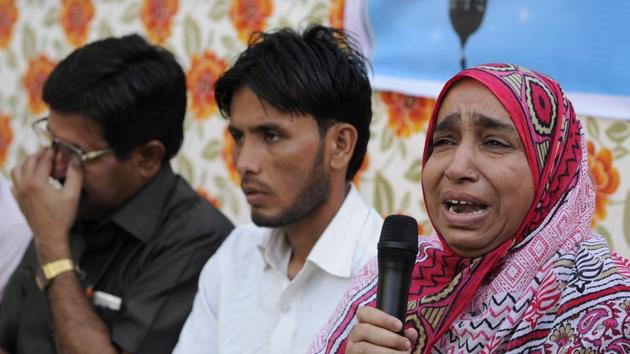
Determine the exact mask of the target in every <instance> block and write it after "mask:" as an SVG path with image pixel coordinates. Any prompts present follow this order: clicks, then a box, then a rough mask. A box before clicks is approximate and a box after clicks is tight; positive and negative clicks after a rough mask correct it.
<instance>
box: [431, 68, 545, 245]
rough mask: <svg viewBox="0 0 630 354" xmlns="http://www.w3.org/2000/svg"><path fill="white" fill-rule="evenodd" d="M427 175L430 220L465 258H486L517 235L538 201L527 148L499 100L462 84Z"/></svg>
mask: <svg viewBox="0 0 630 354" xmlns="http://www.w3.org/2000/svg"><path fill="white" fill-rule="evenodd" d="M428 138H431V139H432V149H433V151H432V153H431V155H430V157H429V158H428V160H427V162H426V164H425V166H424V169H423V172H422V188H423V189H424V195H425V198H426V205H427V210H428V212H429V216H430V217H431V220H432V222H433V224H434V226H435V227H436V228H437V230H438V231H439V232H440V234H441V235H442V237H443V238H444V240H445V241H446V242H447V243H448V245H449V246H450V247H451V248H452V249H453V250H454V251H455V252H456V253H457V254H459V255H460V256H464V257H477V256H481V255H484V254H486V253H488V252H490V251H492V250H493V249H495V248H496V247H498V246H499V245H500V244H502V243H503V241H505V240H506V239H508V238H511V237H513V236H515V235H514V234H515V232H516V231H517V229H518V227H519V226H520V224H521V222H522V221H523V218H524V217H525V215H526V214H527V211H528V210H529V208H530V206H531V204H532V200H533V197H534V184H533V181H532V175H531V172H530V169H529V164H528V162H527V156H526V153H525V149H524V148H523V143H522V141H521V139H520V137H519V135H518V132H517V130H516V127H515V126H514V123H513V122H512V120H511V119H510V116H509V114H508V112H507V111H506V110H505V108H503V105H502V104H501V102H499V100H498V99H497V98H496V97H495V96H494V95H493V94H492V93H491V92H490V91H489V90H488V89H487V88H486V87H485V86H483V85H482V84H480V83H478V82H476V81H474V80H471V79H463V80H461V81H459V82H457V83H456V84H455V85H454V86H453V87H451V89H450V90H449V92H448V94H447V95H446V97H445V98H444V100H443V101H442V105H441V106H440V108H439V112H438V118H437V123H436V125H435V130H434V131H433V136H432V137H428Z"/></svg>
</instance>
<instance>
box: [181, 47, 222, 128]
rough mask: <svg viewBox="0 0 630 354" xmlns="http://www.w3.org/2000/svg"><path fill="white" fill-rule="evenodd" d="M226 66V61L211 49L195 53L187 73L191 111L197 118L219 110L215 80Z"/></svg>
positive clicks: (200, 118)
mask: <svg viewBox="0 0 630 354" xmlns="http://www.w3.org/2000/svg"><path fill="white" fill-rule="evenodd" d="M226 68H227V64H226V63H225V61H223V60H222V59H221V58H219V57H217V56H216V55H214V54H213V53H212V52H210V51H205V52H204V53H203V54H202V55H201V56H200V55H193V57H192V65H191V66H190V69H189V70H188V72H187V73H186V86H187V87H188V92H189V96H190V111H191V112H192V114H193V116H194V117H195V118H196V119H199V120H203V119H207V118H208V117H210V115H212V114H214V113H215V112H216V111H217V103H216V101H215V99H214V82H215V81H217V79H218V78H219V75H221V73H223V71H224V70H225V69H226Z"/></svg>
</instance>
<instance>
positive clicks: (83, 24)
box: [60, 0, 94, 47]
mask: <svg viewBox="0 0 630 354" xmlns="http://www.w3.org/2000/svg"><path fill="white" fill-rule="evenodd" d="M93 17H94V5H92V1H91V0H61V16H60V21H61V28H63V31H64V33H65V34H66V40H67V41H68V43H70V45H72V46H75V47H79V46H82V45H83V44H84V43H85V41H86V40H87V35H88V28H89V26H90V22H92V18H93Z"/></svg>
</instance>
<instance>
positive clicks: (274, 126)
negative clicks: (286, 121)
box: [250, 123, 282, 132]
mask: <svg viewBox="0 0 630 354" xmlns="http://www.w3.org/2000/svg"><path fill="white" fill-rule="evenodd" d="M281 128H282V127H281V126H280V124H278V123H262V124H258V125H255V126H254V127H253V128H252V129H250V130H251V131H253V132H266V131H269V130H279V129H281Z"/></svg>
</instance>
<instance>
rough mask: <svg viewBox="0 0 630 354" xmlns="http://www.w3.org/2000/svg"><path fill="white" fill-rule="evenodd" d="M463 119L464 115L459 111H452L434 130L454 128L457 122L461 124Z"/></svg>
mask: <svg viewBox="0 0 630 354" xmlns="http://www.w3.org/2000/svg"><path fill="white" fill-rule="evenodd" d="M461 120H462V116H461V115H460V114H459V113H457V112H454V113H451V114H449V115H447V116H446V117H444V118H443V119H442V120H441V121H440V122H439V123H438V124H437V125H436V126H435V129H433V132H440V131H443V130H448V129H453V127H454V126H456V125H457V124H460V122H461Z"/></svg>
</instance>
